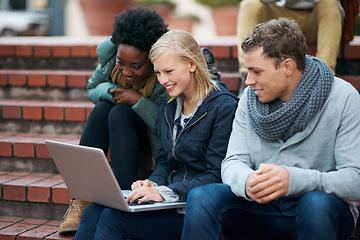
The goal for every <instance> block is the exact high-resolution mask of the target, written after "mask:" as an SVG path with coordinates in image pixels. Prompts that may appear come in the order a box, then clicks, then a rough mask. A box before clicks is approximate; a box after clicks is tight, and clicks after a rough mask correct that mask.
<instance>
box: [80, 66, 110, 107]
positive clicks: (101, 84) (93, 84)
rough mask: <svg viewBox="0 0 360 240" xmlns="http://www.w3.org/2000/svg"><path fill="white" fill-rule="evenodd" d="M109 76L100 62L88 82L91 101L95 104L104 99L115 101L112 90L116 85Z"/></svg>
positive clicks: (87, 87)
mask: <svg viewBox="0 0 360 240" xmlns="http://www.w3.org/2000/svg"><path fill="white" fill-rule="evenodd" d="M107 77H108V76H106V72H104V70H103V69H102V67H101V65H100V64H99V65H98V66H97V67H96V69H95V72H94V74H93V75H92V77H91V78H90V79H89V81H88V83H87V86H86V89H87V93H88V96H89V98H90V101H91V102H93V103H94V104H96V103H98V102H100V101H103V100H106V101H109V102H113V103H115V101H114V99H113V97H112V95H111V94H110V90H111V89H113V88H116V85H115V84H113V83H112V82H111V81H110V80H108V79H107Z"/></svg>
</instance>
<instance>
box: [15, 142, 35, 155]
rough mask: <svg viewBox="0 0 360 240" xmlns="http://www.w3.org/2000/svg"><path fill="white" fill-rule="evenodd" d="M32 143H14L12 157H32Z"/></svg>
mask: <svg viewBox="0 0 360 240" xmlns="http://www.w3.org/2000/svg"><path fill="white" fill-rule="evenodd" d="M34 152H35V150H34V143H32V142H15V143H14V157H34V156H35V155H34Z"/></svg>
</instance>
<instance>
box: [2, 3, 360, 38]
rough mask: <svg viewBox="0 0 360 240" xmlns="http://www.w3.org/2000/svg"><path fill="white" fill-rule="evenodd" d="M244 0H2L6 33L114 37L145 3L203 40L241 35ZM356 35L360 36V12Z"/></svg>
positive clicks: (174, 23)
mask: <svg viewBox="0 0 360 240" xmlns="http://www.w3.org/2000/svg"><path fill="white" fill-rule="evenodd" d="M240 1H241V0H0V36H70V37H88V36H109V35H110V34H111V31H112V22H113V19H114V18H113V16H114V15H116V14H118V13H119V12H121V11H123V10H124V9H126V8H128V7H134V6H145V7H149V8H151V9H153V10H155V11H157V12H158V13H159V14H160V15H161V16H162V17H163V18H164V20H165V22H166V23H167V24H169V28H170V29H174V28H179V29H183V30H186V31H189V32H191V33H192V34H193V35H194V36H195V37H196V38H197V39H199V40H202V39H205V40H206V39H209V38H212V37H223V38H226V37H232V38H234V37H235V35H236V16H237V13H238V5H239V2H240ZM355 34H356V35H360V16H358V17H357V19H356V29H355Z"/></svg>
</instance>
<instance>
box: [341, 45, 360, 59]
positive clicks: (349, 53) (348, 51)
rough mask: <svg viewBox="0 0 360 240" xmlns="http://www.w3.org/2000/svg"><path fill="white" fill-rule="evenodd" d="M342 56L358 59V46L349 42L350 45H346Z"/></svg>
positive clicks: (359, 50) (359, 54)
mask: <svg viewBox="0 0 360 240" xmlns="http://www.w3.org/2000/svg"><path fill="white" fill-rule="evenodd" d="M344 56H345V58H346V59H358V58H359V56H360V47H354V46H352V44H351V43H350V45H346V46H345V49H344Z"/></svg>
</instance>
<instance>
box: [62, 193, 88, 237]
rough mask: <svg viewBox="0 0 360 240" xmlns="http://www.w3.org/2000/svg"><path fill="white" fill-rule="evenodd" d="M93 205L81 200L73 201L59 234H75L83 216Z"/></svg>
mask: <svg viewBox="0 0 360 240" xmlns="http://www.w3.org/2000/svg"><path fill="white" fill-rule="evenodd" d="M90 204H91V203H89V202H86V201H82V200H79V199H71V200H70V204H69V208H68V209H67V211H66V213H65V215H64V220H63V221H62V222H61V225H60V228H59V231H58V232H59V233H68V232H75V231H76V230H77V229H78V227H79V223H80V219H81V215H82V213H83V210H84V208H85V207H86V206H88V205H90Z"/></svg>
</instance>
